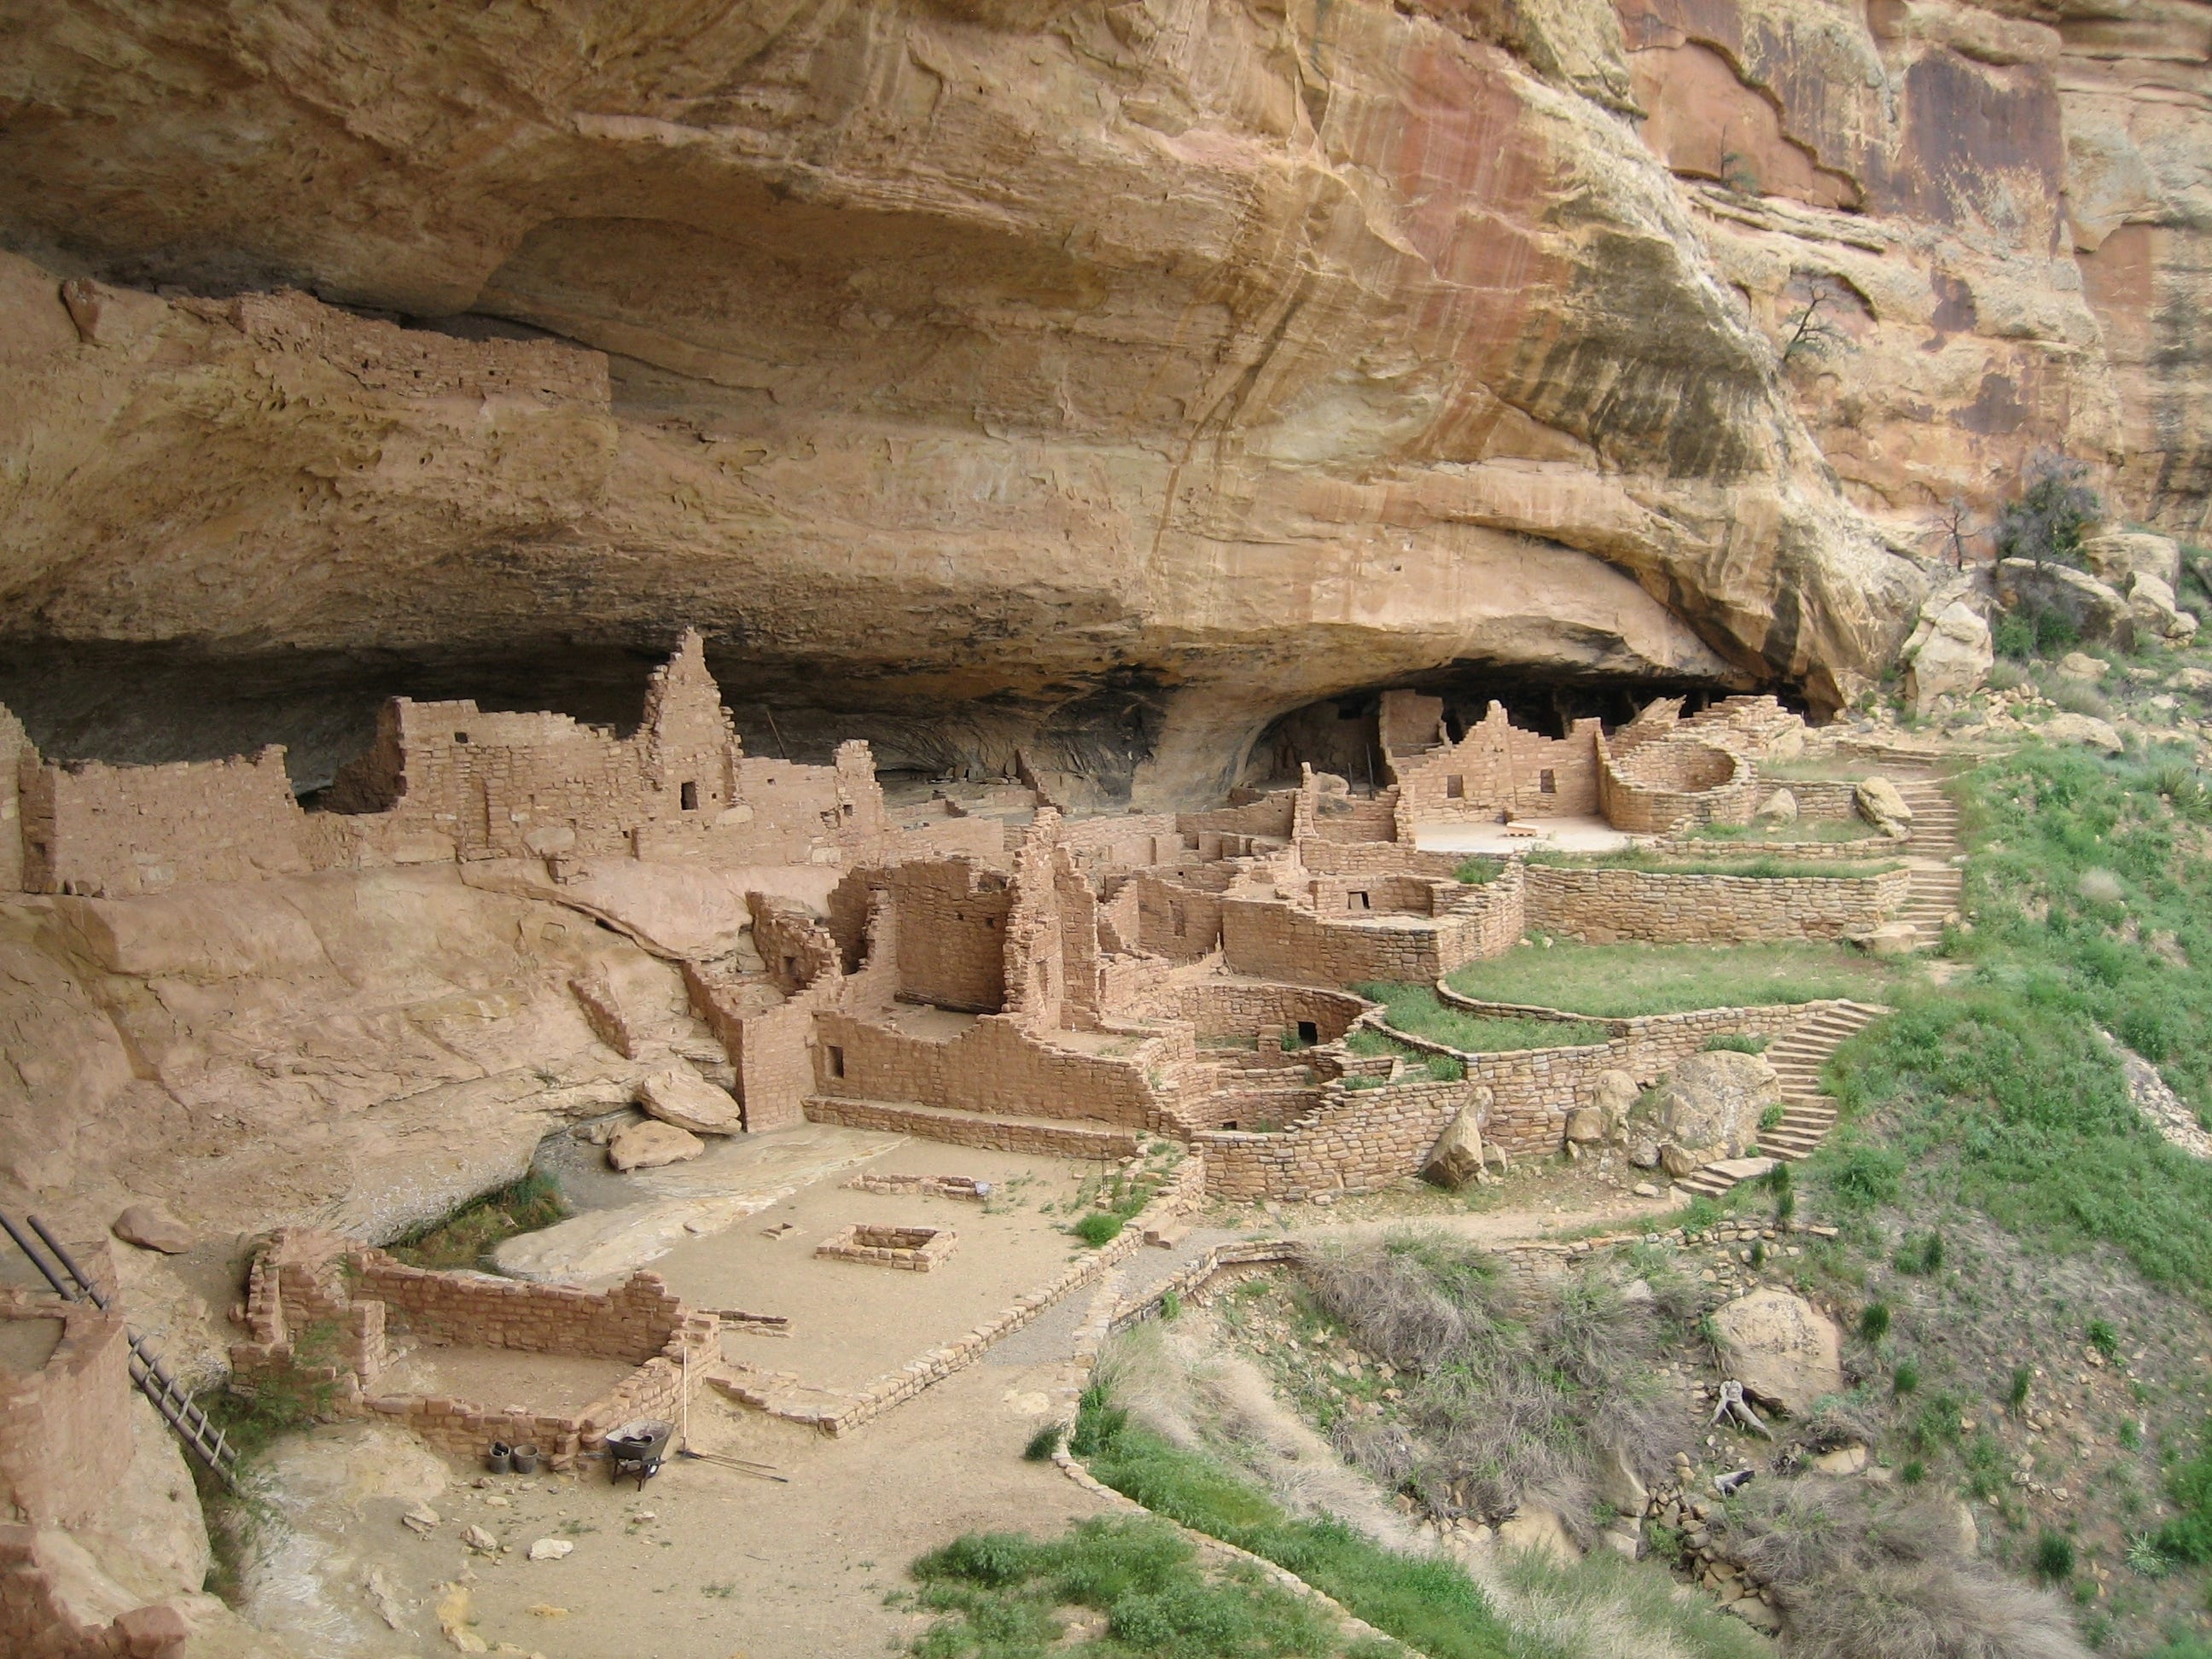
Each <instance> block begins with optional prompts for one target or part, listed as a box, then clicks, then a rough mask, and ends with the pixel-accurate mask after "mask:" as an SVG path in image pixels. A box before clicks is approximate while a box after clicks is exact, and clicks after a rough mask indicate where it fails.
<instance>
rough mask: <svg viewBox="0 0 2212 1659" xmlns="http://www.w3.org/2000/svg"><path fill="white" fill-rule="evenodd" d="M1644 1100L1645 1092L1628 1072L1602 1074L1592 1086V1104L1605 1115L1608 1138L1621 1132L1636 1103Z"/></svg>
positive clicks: (1598, 1075)
mask: <svg viewBox="0 0 2212 1659" xmlns="http://www.w3.org/2000/svg"><path fill="white" fill-rule="evenodd" d="M1643 1098H1644V1091H1643V1090H1641V1089H1639V1088H1638V1087H1637V1086H1636V1079H1634V1078H1632V1077H1631V1076H1629V1074H1628V1073H1626V1072H1600V1073H1598V1074H1597V1079H1596V1080H1595V1082H1594V1083H1593V1084H1592V1085H1590V1104H1591V1105H1593V1106H1595V1107H1596V1108H1597V1109H1598V1110H1599V1111H1601V1112H1602V1113H1604V1114H1605V1129H1606V1134H1607V1137H1608V1138H1610V1137H1611V1136H1613V1135H1615V1134H1618V1133H1620V1126H1621V1125H1622V1124H1623V1123H1625V1122H1626V1121H1628V1115H1629V1113H1631V1112H1632V1111H1634V1110H1635V1109H1636V1103H1637V1102H1638V1101H1639V1100H1641V1099H1643Z"/></svg>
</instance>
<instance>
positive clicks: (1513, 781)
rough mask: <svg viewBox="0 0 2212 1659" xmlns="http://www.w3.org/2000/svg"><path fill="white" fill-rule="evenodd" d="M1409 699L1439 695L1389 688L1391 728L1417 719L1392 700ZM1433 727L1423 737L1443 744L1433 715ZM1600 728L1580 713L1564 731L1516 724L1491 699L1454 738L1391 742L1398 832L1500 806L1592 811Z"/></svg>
mask: <svg viewBox="0 0 2212 1659" xmlns="http://www.w3.org/2000/svg"><path fill="white" fill-rule="evenodd" d="M1407 699H1418V701H1419V702H1421V703H1422V704H1424V705H1425V704H1427V703H1431V702H1437V700H1436V699H1434V698H1419V694H1417V693H1413V692H1405V691H1391V692H1385V693H1384V694H1383V703H1384V708H1385V721H1386V726H1388V727H1389V728H1390V729H1397V730H1401V731H1407V730H1411V729H1413V728H1414V727H1416V726H1419V724H1420V721H1419V720H1418V719H1416V718H1414V717H1413V716H1411V715H1408V714H1405V713H1404V712H1403V711H1402V710H1399V711H1397V712H1395V713H1394V712H1393V707H1392V706H1393V702H1394V700H1396V701H1397V702H1401V703H1402V702H1405V701H1406V700H1407ZM1437 712H1438V714H1441V713H1442V705H1441V704H1440V703H1438V705H1437ZM1428 732H1429V735H1428V737H1427V738H1426V739H1425V744H1439V739H1440V738H1441V736H1442V733H1441V732H1440V731H1439V730H1438V729H1437V726H1436V725H1435V724H1434V722H1430V723H1429V726H1428ZM1600 732H1601V727H1600V725H1599V723H1598V722H1597V721H1596V720H1577V721H1576V722H1575V723H1574V725H1573V726H1572V727H1571V729H1570V730H1569V731H1568V733H1567V735H1566V736H1565V737H1564V738H1547V737H1545V736H1544V735H1543V734H1542V733H1541V732H1528V731H1524V730H1523V729H1522V728H1521V727H1520V726H1516V725H1514V724H1513V722H1512V721H1511V720H1510V718H1509V717H1508V716H1507V714H1506V712H1505V708H1504V704H1502V703H1496V702H1493V703H1492V704H1491V705H1490V708H1489V710H1488V711H1487V712H1486V714H1484V715H1483V717H1482V719H1481V720H1480V721H1479V722H1478V723H1477V724H1475V725H1474V726H1470V727H1468V732H1467V735H1466V736H1464V737H1463V738H1461V739H1460V740H1459V741H1458V742H1457V743H1443V744H1440V746H1436V747H1423V748H1421V749H1419V750H1413V751H1408V750H1403V749H1399V750H1391V749H1389V748H1387V747H1386V749H1385V751H1384V752H1385V753H1386V754H1387V755H1389V762H1390V769H1391V775H1392V777H1393V779H1394V780H1395V782H1396V784H1397V786H1398V826H1399V828H1398V838H1399V839H1401V840H1405V841H1411V840H1412V839H1413V836H1412V834H1411V826H1412V825H1413V824H1415V823H1433V822H1437V821H1447V822H1474V821H1482V820H1494V819H1496V818H1497V817H1498V815H1499V814H1500V813H1501V812H1510V814H1512V815H1513V816H1514V817H1562V816H1574V817H1579V816H1583V815H1586V814H1588V813H1590V812H1594V811H1596V810H1597V803H1598V779H1597V750H1596V740H1597V738H1598V737H1599V735H1600Z"/></svg>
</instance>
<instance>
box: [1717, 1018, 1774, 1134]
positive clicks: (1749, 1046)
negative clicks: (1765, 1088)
mask: <svg viewBox="0 0 2212 1659" xmlns="http://www.w3.org/2000/svg"><path fill="white" fill-rule="evenodd" d="M1773 1041H1774V1039H1773V1038H1772V1037H1763V1036H1746V1035H1744V1034H1742V1033H1740V1032H1723V1034H1722V1035H1721V1036H1710V1037H1707V1038H1706V1039H1705V1052H1706V1053H1707V1054H1765V1052H1766V1048H1767V1045H1768V1044H1769V1043H1771V1042H1773ZM1762 1127H1763V1126H1762Z"/></svg>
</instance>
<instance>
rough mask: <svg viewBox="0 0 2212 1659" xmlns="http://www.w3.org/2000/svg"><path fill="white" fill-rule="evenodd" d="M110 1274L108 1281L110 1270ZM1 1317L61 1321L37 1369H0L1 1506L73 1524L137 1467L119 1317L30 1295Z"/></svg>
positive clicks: (50, 1522) (6, 1307)
mask: <svg viewBox="0 0 2212 1659" xmlns="http://www.w3.org/2000/svg"><path fill="white" fill-rule="evenodd" d="M86 1271H87V1272H89V1273H99V1272H100V1269H99V1268H98V1267H87V1269H86ZM106 1278H107V1282H108V1283H109V1284H111V1285H112V1283H113V1276H112V1272H111V1273H108V1274H107V1275H106ZM0 1319H9V1320H13V1319H53V1320H55V1321H57V1322H59V1323H60V1325H61V1327H62V1330H61V1340H60V1342H59V1343H58V1345H57V1346H56V1347H55V1349H54V1351H53V1352H52V1355H51V1356H49V1358H47V1360H46V1364H44V1365H43V1366H41V1367H40V1369H39V1370H37V1371H35V1372H33V1374H32V1375H30V1376H16V1375H15V1374H14V1373H13V1372H10V1371H5V1370H0V1510H13V1512H14V1514H15V1518H17V1519H20V1520H25V1521H28V1522H30V1523H31V1524H32V1525H33V1526H40V1527H54V1526H72V1525H76V1524H77V1523H79V1522H83V1521H86V1520H88V1519H89V1518H90V1517H91V1516H93V1515H94V1512H96V1511H97V1510H99V1509H100V1506H101V1505H102V1504H105V1503H106V1501H107V1498H108V1496H109V1494H110V1493H112V1492H113V1491H114V1490H115V1488H116V1486H118V1484H119V1483H120V1482H121V1481H122V1480H123V1478H124V1475H125V1473H126V1472H127V1471H128V1470H129V1468H130V1467H131V1434H130V1430H129V1414H130V1411H131V1390H132V1384H131V1369H130V1363H129V1362H130V1353H131V1348H130V1340H129V1336H128V1334H127V1333H126V1331H125V1327H124V1321H123V1316H122V1315H121V1314H119V1313H115V1312H108V1313H102V1312H101V1311H100V1310H98V1309H96V1308H94V1307H93V1306H91V1305H90V1304H69V1303H64V1302H60V1301H48V1300H44V1299H39V1300H29V1299H27V1300H23V1301H20V1302H16V1301H11V1302H7V1303H0Z"/></svg>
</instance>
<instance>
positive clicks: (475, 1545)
mask: <svg viewBox="0 0 2212 1659" xmlns="http://www.w3.org/2000/svg"><path fill="white" fill-rule="evenodd" d="M461 1542H463V1543H464V1544H466V1545H467V1546H468V1547H470V1548H471V1549H472V1550H477V1551H479V1552H481V1553H483V1554H485V1555H489V1554H490V1553H492V1552H493V1551H494V1550H496V1549H497V1548H498V1547H499V1540H498V1539H496V1538H495V1537H493V1536H492V1535H491V1534H489V1533H488V1532H486V1531H485V1530H484V1529H483V1528H482V1527H471V1528H467V1529H466V1530H465V1531H464V1532H463V1533H462V1534H461Z"/></svg>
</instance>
